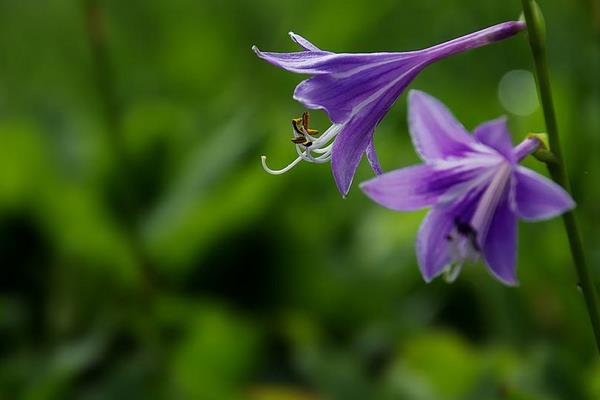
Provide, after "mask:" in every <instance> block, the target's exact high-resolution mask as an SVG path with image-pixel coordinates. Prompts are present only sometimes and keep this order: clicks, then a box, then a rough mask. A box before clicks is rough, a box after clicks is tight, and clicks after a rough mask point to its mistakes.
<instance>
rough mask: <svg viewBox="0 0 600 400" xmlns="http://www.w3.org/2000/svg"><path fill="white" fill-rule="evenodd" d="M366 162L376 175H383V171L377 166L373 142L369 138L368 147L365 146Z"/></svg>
mask: <svg viewBox="0 0 600 400" xmlns="http://www.w3.org/2000/svg"><path fill="white" fill-rule="evenodd" d="M366 153H367V160H368V161H369V164H370V165H371V168H372V169H373V172H375V174H376V175H381V174H383V170H382V169H381V165H379V158H378V157H377V151H375V140H374V139H373V138H371V141H370V142H369V145H368V146H367V150H366Z"/></svg>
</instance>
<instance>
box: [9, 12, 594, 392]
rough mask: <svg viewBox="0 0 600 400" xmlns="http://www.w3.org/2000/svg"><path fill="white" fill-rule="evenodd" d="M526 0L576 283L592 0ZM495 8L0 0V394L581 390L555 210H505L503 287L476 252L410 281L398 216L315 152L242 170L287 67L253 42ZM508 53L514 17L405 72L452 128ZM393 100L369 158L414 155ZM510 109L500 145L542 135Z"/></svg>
mask: <svg viewBox="0 0 600 400" xmlns="http://www.w3.org/2000/svg"><path fill="white" fill-rule="evenodd" d="M540 3H541V6H542V8H543V10H544V12H545V13H546V20H547V24H548V40H549V54H550V62H551V66H552V78H553V84H554V89H555V92H556V93H555V94H556V103H557V110H558V118H559V123H560V128H561V132H562V134H563V141H564V143H565V147H566V157H567V163H568V168H569V172H570V175H571V177H572V180H573V183H574V190H575V193H574V195H575V197H576V199H577V201H578V204H579V208H578V210H577V214H578V216H579V218H580V219H581V222H582V226H583V229H584V232H583V233H584V238H585V239H586V242H585V244H586V249H587V252H588V255H589V258H590V264H591V265H592V266H593V267H594V270H595V273H596V276H598V274H600V271H599V270H598V269H599V268H598V265H600V247H599V246H598V241H597V238H598V237H599V236H600V208H599V207H598V204H599V203H600V184H598V182H599V175H600V158H599V157H598V151H599V150H600V111H599V110H600V75H599V74H598V71H600V31H599V29H600V22H599V21H600V16H599V14H598V10H599V8H598V6H595V2H594V0H590V1H587V2H586V1H571V2H564V1H558V0H547V1H543V0H542V1H540ZM594 6H595V8H594ZM594 10H595V11H594ZM519 13H520V8H519V2H518V1H516V0H515V1H502V2H499V1H495V2H493V1H486V2H482V1H477V0H464V1H444V2H442V1H435V0H406V1H392V0H381V1H378V2H374V1H366V0H360V1H351V2H349V1H342V0H321V1H316V0H307V1H296V2H293V1H275V0H255V1H244V0H238V1H236V0H200V1H198V0H195V1H192V0H174V1H168V0H143V1H142V0H130V1H119V0H102V1H101V0H97V1H94V0H88V1H84V0H82V1H73V0H45V1H34V0H20V1H10V0H0V263H1V265H2V274H1V278H0V357H1V358H0V360H1V361H0V399H31V400H35V399H67V398H76V399H86V400H95V399H163V398H165V399H209V400H210V399H217V400H219V399H225V400H228V399H250V400H314V399H344V400H346V399H350V400H352V399H415V400H421V399H423V400H437V399H441V400H447V399H449V400H452V399H461V400H462V399H466V400H469V399H473V400H475V399H509V400H513V399H514V400H526V399H527V400H542V399H546V400H553V399H590V400H591V399H598V398H600V363H599V362H598V361H597V357H596V356H595V350H594V345H593V342H592V337H591V333H590V329H589V325H588V322H587V319H586V313H585V310H584V309H583V302H582V298H581V295H580V293H579V292H578V290H577V286H576V280H575V277H574V273H573V268H572V266H571V265H570V260H569V254H568V251H567V246H566V243H565V236H564V233H563V231H562V226H561V223H560V221H559V220H554V221H549V222H544V223H538V224H521V230H520V232H521V235H520V251H519V276H520V279H521V285H520V286H519V287H518V288H506V287H503V286H501V285H500V284H499V283H497V282H496V281H494V280H493V279H492V278H491V277H490V276H489V275H488V274H487V273H486V272H485V270H484V268H482V267H481V266H474V267H470V268H467V269H466V270H465V271H464V272H463V274H462V275H461V277H460V278H459V280H458V281H457V282H456V283H455V284H453V285H447V284H445V283H444V282H441V281H435V282H433V283H431V284H429V285H427V284H424V282H423V281H422V279H421V277H420V275H419V272H418V268H417V266H416V261H415V256H414V237H415V233H416V230H417V228H418V225H419V223H420V220H421V218H422V216H423V213H412V214H397V213H393V212H391V211H388V210H384V209H382V208H379V207H377V206H376V205H375V204H372V203H371V202H369V201H368V200H367V199H366V198H365V197H364V196H363V195H362V194H361V193H360V191H358V190H357V188H356V187H354V188H353V190H352V192H351V194H350V196H349V198H348V199H346V200H342V199H341V198H340V196H339V195H338V193H337V191H336V189H335V185H334V184H333V180H332V178H331V173H330V170H329V168H328V167H327V166H315V165H300V166H298V167H297V168H296V169H294V170H293V171H292V172H290V173H288V174H286V175H284V176H277V177H274V176H270V175H267V174H266V173H264V172H263V171H262V169H261V167H260V162H259V155H261V154H267V155H268V156H269V161H270V162H271V163H272V164H273V165H274V166H275V167H277V166H278V165H284V164H285V163H287V162H288V161H289V160H291V158H292V157H293V156H294V151H293V149H292V146H291V144H290V143H289V138H288V136H289V121H290V119H291V118H292V117H295V116H298V115H299V114H301V112H302V111H303V110H302V107H301V106H300V105H299V104H297V103H295V102H294V101H293V100H292V98H291V93H292V90H293V87H294V86H295V84H296V83H297V82H299V81H300V79H301V77H299V76H294V75H292V74H288V73H284V72H282V71H279V70H277V69H275V68H273V67H272V66H270V65H267V64H265V63H264V62H262V61H261V60H258V59H257V58H256V57H255V56H254V54H253V53H252V52H251V51H250V46H251V45H252V44H257V45H259V46H260V47H261V48H263V49H265V50H278V51H286V50H291V49H293V48H294V46H293V45H292V43H291V42H290V41H289V38H288V37H287V32H288V31H290V30H293V31H295V32H298V33H300V34H302V35H305V36H306V37H307V38H309V39H310V40H313V41H314V42H315V43H317V44H318V45H319V46H321V47H322V48H325V49H331V50H333V51H348V52H357V51H379V50H411V49H415V48H421V47H425V46H428V45H432V44H435V43H438V42H441V41H443V40H446V39H448V38H451V37H456V36H458V35H461V34H465V33H468V32H471V31H474V30H476V29H479V28H482V27H485V26H488V25H492V24H494V23H497V22H500V21H505V20H510V19H515V18H517V17H518V15H519ZM530 66H531V63H530V56H529V53H528V48H527V44H526V41H525V38H524V35H520V36H518V37H516V38H513V39H510V40H508V41H505V42H503V43H498V44H495V45H493V46H489V47H487V48H483V49H478V50H475V51H473V52H470V53H467V54H462V55H459V56H456V57H453V58H452V59H448V60H444V61H442V62H439V63H437V64H435V65H432V66H430V67H429V68H428V69H427V70H426V71H424V72H423V73H422V74H421V75H420V76H419V77H418V78H417V79H416V80H415V82H414V83H413V84H412V87H414V88H419V89H422V90H425V91H428V92H430V93H432V94H433V95H435V96H436V97H439V98H440V99H441V100H442V101H444V102H445V103H446V104H448V105H449V106H450V107H451V108H452V109H453V111H454V112H455V113H456V115H457V116H458V117H459V119H460V120H461V121H463V122H464V123H465V124H466V126H467V127H469V128H472V127H474V126H475V125H476V124H477V123H479V122H481V121H484V120H488V119H491V118H494V117H497V116H498V115H500V114H503V113H506V111H505V110H504V109H503V107H502V106H501V103H500V101H499V99H498V94H497V91H498V83H499V82H500V80H501V78H502V77H503V76H504V75H505V74H506V73H507V72H509V71H511V70H515V69H525V70H528V69H530ZM523 90H525V88H524V89H523ZM523 95H524V96H525V95H526V93H524V94H523ZM512 97H513V98H515V96H514V94H513V96H512ZM508 98H510V96H509V97H508ZM517 98H518V95H517ZM405 104H406V103H405V98H404V97H403V98H401V99H400V100H399V101H398V104H397V105H396V106H395V107H394V108H393V109H392V110H391V112H390V114H389V115H388V116H387V118H386V119H385V120H384V121H383V123H382V124H381V126H380V127H379V128H378V132H377V135H376V141H377V146H378V149H379V151H380V158H381V160H382V164H383V166H384V168H385V169H393V168H397V167H401V166H406V165H409V164H411V163H414V162H416V161H417V158H416V156H415V154H414V152H413V150H412V148H411V145H410V140H409V138H408V135H407V128H406V116H405ZM313 116H314V120H315V122H314V125H315V127H317V128H320V129H323V128H325V127H326V126H327V123H328V122H327V119H326V117H325V116H324V115H323V114H320V113H313ZM509 117H510V124H511V127H512V129H513V134H514V138H515V140H518V139H520V138H522V137H524V135H526V134H527V133H528V132H537V131H540V130H542V129H543V124H542V119H541V115H540V112H539V110H537V111H536V112H535V113H534V114H532V115H529V116H517V115H512V114H509ZM526 163H527V164H528V166H530V167H532V168H535V169H538V170H540V171H543V168H542V166H541V165H539V163H537V162H536V161H535V160H527V162H526ZM363 164H364V163H363ZM371 174H372V173H371V171H370V170H369V168H368V167H367V166H366V165H361V167H360V169H359V172H358V175H357V177H356V181H357V182H360V181H361V180H364V179H367V178H368V177H370V176H371Z"/></svg>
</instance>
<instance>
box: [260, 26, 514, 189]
mask: <svg viewBox="0 0 600 400" xmlns="http://www.w3.org/2000/svg"><path fill="white" fill-rule="evenodd" d="M524 28H525V24H524V23H522V22H505V23H501V24H498V25H495V26H492V27H489V28H486V29H483V30H481V31H478V32H475V33H471V34H469V35H466V36H463V37H460V38H458V39H454V40H451V41H449V42H446V43H443V44H440V45H437V46H433V47H430V48H427V49H424V50H419V51H410V52H403V53H363V54H349V53H339V54H337V53H332V52H329V51H324V50H321V49H319V48H318V47H317V46H315V45H314V44H312V43H310V42H309V41H308V40H306V39H304V38H303V37H301V36H299V35H296V34H294V33H290V36H291V38H292V40H293V41H294V42H296V43H297V44H298V45H299V46H300V47H302V49H303V51H299V52H294V53H269V52H262V51H260V50H258V48H256V46H254V47H253V50H254V51H255V52H256V54H257V55H258V56H259V57H261V58H263V59H265V60H266V61H268V62H269V63H271V64H273V65H276V66H278V67H280V68H283V69H285V70H287V71H291V72H296V73H300V74H308V75H312V77H311V78H309V79H307V80H305V81H303V82H301V83H300V84H299V85H298V86H297V87H296V90H295V92H294V99H296V100H298V101H299V102H301V103H302V104H304V106H306V107H307V108H309V109H323V110H325V111H326V112H327V114H328V116H329V119H330V120H331V121H332V125H331V127H330V128H329V129H327V130H326V131H325V132H324V133H323V134H322V135H320V136H318V133H317V131H314V130H310V129H309V128H308V126H307V125H306V124H304V125H302V124H300V123H298V122H297V121H298V120H295V121H296V122H294V124H293V134H294V137H293V138H292V142H293V143H294V144H295V146H296V150H297V152H298V157H297V158H296V159H295V160H294V161H293V162H292V163H290V164H289V165H288V166H287V167H286V168H283V169H281V170H272V169H270V168H268V167H267V165H266V162H265V157H264V156H263V158H262V161H263V167H264V168H265V170H266V171H267V172H270V173H273V174H279V173H284V172H286V171H288V170H290V169H291V168H292V167H294V166H295V165H297V164H298V163H299V162H300V161H302V160H304V161H308V162H312V163H326V162H328V161H329V160H331V164H332V170H333V176H334V179H335V182H336V184H337V187H338V189H339V191H340V192H341V193H342V195H343V196H345V195H347V194H348V191H349V189H350V185H351V183H352V179H353V177H354V173H355V171H356V168H357V167H358V164H359V162H360V160H361V158H362V155H363V154H364V153H366V155H367V159H368V160H369V162H370V164H371V166H372V168H373V170H374V171H375V172H376V173H378V174H379V173H381V168H380V167H379V162H378V161H377V156H376V153H375V148H374V145H373V133H374V130H375V127H376V126H377V125H378V124H379V122H380V121H381V119H382V118H383V117H384V115H385V114H386V113H387V111H388V110H389V109H390V107H391V106H392V104H393V103H394V102H395V101H396V99H397V98H398V97H399V96H400V94H401V93H402V91H403V90H404V89H405V88H406V86H407V85H408V84H409V83H410V82H411V80H412V79H413V78H414V77H415V76H416V75H417V74H418V73H419V72H420V71H421V70H422V69H423V68H425V67H426V66H427V65H429V64H431V63H433V62H434V61H437V60H440V59H442V58H445V57H448V56H450V55H453V54H456V53H460V52H464V51H467V50H469V49H473V48H476V47H481V46H484V45H486V44H489V43H493V42H496V41H499V40H502V39H505V38H507V37H510V36H512V35H514V34H516V33H517V32H519V31H521V30H522V29H524ZM303 120H304V121H306V120H307V119H306V118H303Z"/></svg>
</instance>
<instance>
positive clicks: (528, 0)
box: [521, 0, 600, 351]
mask: <svg viewBox="0 0 600 400" xmlns="http://www.w3.org/2000/svg"><path fill="white" fill-rule="evenodd" d="M521 2H522V3H523V13H524V15H525V21H526V22H527V31H528V33H529V44H530V46H531V53H532V55H533V61H534V64H535V72H536V78H537V86H538V93H539V97H540V100H541V104H542V109H543V112H544V120H545V123H546V130H547V133H548V140H549V142H550V150H551V151H552V153H554V155H555V156H556V162H553V163H547V164H546V165H547V166H548V171H549V172H550V176H551V177H552V179H553V180H554V181H555V182H556V183H558V184H559V185H561V186H562V187H564V188H565V189H566V190H567V191H568V192H570V191H571V185H570V182H569V177H568V175H567V173H566V169H565V163H564V160H563V157H562V151H561V147H560V138H559V136H558V127H557V124H556V115H555V112H554V103H553V101H552V90H551V87H550V75H549V72H548V61H547V58H546V44H545V26H544V22H543V17H542V14H541V11H540V9H539V7H538V5H537V4H536V3H535V0H521ZM563 221H564V224H565V230H566V231H567V237H568V238H569V246H570V248H571V255H572V257H573V263H574V264H575V269H576V271H577V276H578V279H579V285H580V287H581V290H582V291H583V297H584V299H585V304H586V306H587V311H588V314H589V317H590V322H591V323H592V329H593V331H594V337H595V339H596V345H597V347H598V350H599V351H600V316H599V314H598V301H597V298H596V289H595V287H594V281H593V279H592V274H591V272H590V270H589V268H588V266H587V264H586V261H585V257H584V253H583V245H582V242H581V236H580V235H579V229H578V228H577V220H576V218H575V214H574V213H573V211H570V212H567V213H565V214H564V215H563Z"/></svg>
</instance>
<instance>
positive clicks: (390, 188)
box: [361, 91, 575, 285]
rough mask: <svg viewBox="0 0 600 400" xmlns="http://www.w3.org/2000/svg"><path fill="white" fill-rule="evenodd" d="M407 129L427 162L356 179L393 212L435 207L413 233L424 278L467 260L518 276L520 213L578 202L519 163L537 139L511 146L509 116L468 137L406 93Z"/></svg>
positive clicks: (553, 211)
mask: <svg viewBox="0 0 600 400" xmlns="http://www.w3.org/2000/svg"><path fill="white" fill-rule="evenodd" d="M408 101H409V129H410V134H411V136H412V140H413V143H414V146H415V149H416V151H417V152H418V154H419V155H420V157H421V158H422V159H423V161H424V164H420V165H415V166H410V167H407V168H403V169H399V170H396V171H393V172H389V173H386V174H383V175H380V176H377V177H375V178H373V179H371V180H369V181H367V182H364V183H362V184H361V189H362V190H363V191H364V192H365V193H366V194H367V196H369V197H370V198H371V199H372V200H374V201H375V202H377V203H379V204H381V205H382V206H384V207H387V208H390V209H393V210H397V211H411V210H417V209H421V208H425V207H432V209H431V211H430V212H429V214H427V217H426V218H425V220H424V221H423V223H422V225H421V228H420V229H419V233H418V237H417V247H416V250H417V259H418V263H419V266H420V268H421V273H422V274H423V277H424V278H425V280H426V281H427V282H429V281H430V280H431V279H433V278H434V277H436V276H438V275H439V274H441V273H442V272H446V277H447V279H448V280H453V279H455V278H456V276H457V275H458V273H459V272H460V270H461V267H462V266H463V264H464V263H465V262H469V261H470V262H474V261H477V260H479V259H482V260H483V261H484V263H485V265H486V266H487V267H488V269H489V270H490V271H491V273H492V274H493V275H494V276H495V277H496V278H497V279H499V280H500V281H501V282H503V283H505V284H508V285H514V284H516V283H517V278H516V271H515V267H516V246H517V218H521V219H524V220H527V221H539V220H544V219H548V218H552V217H555V216H557V215H559V214H561V213H563V212H565V211H567V210H569V209H571V208H573V207H574V206H575V204H574V202H573V200H572V199H571V197H570V196H569V194H568V193H567V192H566V191H565V190H564V189H563V188H561V187H560V186H559V185H557V184H556V183H554V182H552V181H551V180H549V179H547V178H545V177H543V176H541V175H539V174H537V173H536V172H533V171H532V170H530V169H527V168H524V167H522V166H520V165H518V163H519V161H520V160H521V159H523V158H524V157H526V156H527V155H528V154H531V153H532V152H534V151H535V150H536V149H538V147H539V146H540V145H541V142H540V141H539V139H537V138H535V137H529V138H527V139H525V140H524V141H523V142H521V143H520V144H519V145H518V146H516V147H514V148H513V146H512V144H511V139H510V134H509V132H508V130H507V127H506V119H505V118H500V119H497V120H494V121H490V122H486V123H484V124H482V125H480V126H479V127H477V128H476V129H475V131H474V134H473V135H470V134H469V133H468V132H467V131H466V130H465V128H463V126H462V125H461V124H460V123H459V122H458V121H457V120H456V119H455V118H454V117H453V116H452V114H451V113H450V112H449V111H448V110H447V109H446V108H445V107H444V105H442V104H441V103H440V102H439V101H437V100H436V99H434V98H433V97H431V96H429V95H427V94H425V93H423V92H418V91H411V93H410V94H409V99H408Z"/></svg>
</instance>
